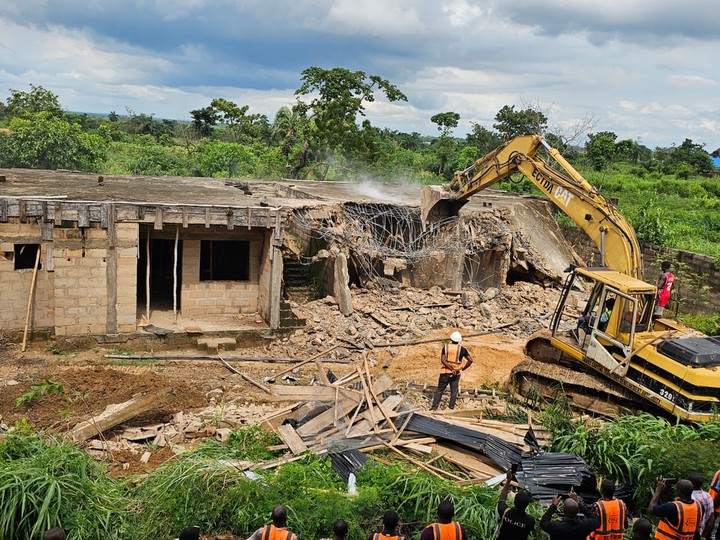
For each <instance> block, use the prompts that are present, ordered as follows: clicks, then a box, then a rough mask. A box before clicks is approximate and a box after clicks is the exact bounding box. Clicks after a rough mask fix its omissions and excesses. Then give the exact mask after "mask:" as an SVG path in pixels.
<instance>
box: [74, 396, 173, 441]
mask: <svg viewBox="0 0 720 540" xmlns="http://www.w3.org/2000/svg"><path fill="white" fill-rule="evenodd" d="M172 391H173V389H172V388H171V387H166V388H162V389H160V390H157V391H155V392H152V393H150V394H146V395H137V396H135V397H133V398H132V399H130V400H128V401H125V402H123V403H117V404H113V405H108V406H107V407H106V408H105V410H104V411H103V412H102V413H101V414H99V415H97V416H93V417H92V418H90V419H89V420H86V421H84V422H80V423H79V424H78V425H76V426H75V427H74V428H73V429H72V430H70V432H69V433H68V435H69V436H70V438H71V439H72V440H73V441H74V442H76V443H81V442H85V441H87V440H88V439H91V438H92V437H95V436H96V435H100V434H102V433H104V432H105V431H107V430H108V429H110V428H113V427H115V426H118V425H120V424H122V423H123V422H127V421H128V420H130V419H132V418H135V417H136V416H138V415H140V414H142V413H144V412H145V411H147V410H149V409H150V408H152V407H154V406H155V405H157V404H158V403H159V402H160V401H161V400H163V399H164V398H165V397H167V396H168V395H169V394H170V393H171V392H172Z"/></svg>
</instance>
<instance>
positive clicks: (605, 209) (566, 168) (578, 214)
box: [421, 136, 642, 279]
mask: <svg viewBox="0 0 720 540" xmlns="http://www.w3.org/2000/svg"><path fill="white" fill-rule="evenodd" d="M541 148H545V150H546V151H547V152H548V154H549V155H550V156H551V157H552V158H553V159H554V160H555V161H556V162H557V163H558V165H559V166H560V167H561V168H562V169H561V170H560V169H558V168H555V167H551V166H550V165H549V164H548V163H546V162H545V161H544V160H543V159H542V158H540V157H539V156H538V155H537V153H538V151H539V150H540V149H541ZM516 172H520V173H522V174H523V175H524V176H525V177H526V178H528V179H529V180H530V181H531V182H532V183H533V184H535V185H536V186H537V187H538V189H540V191H542V192H543V193H544V194H545V195H547V197H548V198H549V199H550V200H551V201H552V202H553V203H554V204H555V205H556V206H557V207H558V208H559V209H560V210H562V211H563V212H564V213H565V214H567V216H568V217H569V218H570V219H572V220H573V221H574V222H575V223H576V224H577V225H578V226H579V227H580V228H581V229H583V230H584V231H585V233H586V234H587V235H588V236H589V237H590V239H591V240H592V241H593V242H594V243H595V245H596V246H597V247H598V249H599V250H600V253H601V256H602V262H603V265H604V266H607V267H608V268H610V269H612V270H616V271H618V272H622V273H624V274H627V275H630V276H633V277H636V278H638V279H642V256H641V252H640V245H639V244H638V240H637V236H636V235H635V230H634V229H633V227H632V225H630V223H629V222H628V221H627V219H625V217H624V216H623V215H622V214H621V213H620V212H619V211H618V209H617V207H615V205H614V204H613V203H612V202H610V201H609V200H608V199H606V198H605V197H604V196H603V195H601V194H600V193H599V192H598V191H597V190H596V189H595V188H594V187H593V186H591V185H590V184H589V183H588V181H587V180H585V179H584V178H583V177H582V176H581V175H580V173H579V172H577V171H576V170H575V169H574V168H573V167H572V166H571V165H570V164H569V163H568V162H567V161H566V160H565V158H563V157H562V156H561V155H560V153H559V152H558V151H557V150H555V149H554V148H552V147H551V146H550V145H549V144H547V142H545V140H544V139H543V138H542V137H539V136H521V137H516V138H514V139H511V140H510V141H508V142H507V143H505V144H503V145H502V146H500V147H499V148H497V149H495V150H493V151H492V152H490V153H489V154H487V155H486V156H484V157H482V158H480V159H478V160H477V161H476V162H475V163H474V164H473V165H471V166H470V167H468V168H467V169H465V170H463V171H458V172H456V173H455V176H454V178H453V180H452V182H451V183H450V184H449V186H448V188H449V189H446V190H445V191H442V190H438V189H437V187H436V186H427V187H426V188H425V189H424V190H423V193H422V201H421V212H422V219H423V223H426V222H428V221H433V220H436V219H437V218H438V217H440V216H443V215H446V216H447V215H454V214H457V212H458V211H459V210H460V208H461V207H462V206H463V205H464V204H465V203H467V202H468V201H469V199H470V197H471V196H472V195H474V194H476V193H478V192H479V191H481V190H483V189H485V188H487V187H489V186H491V185H493V184H495V183H497V182H500V181H502V180H504V179H506V178H508V177H509V176H510V175H512V174H513V173H516Z"/></svg>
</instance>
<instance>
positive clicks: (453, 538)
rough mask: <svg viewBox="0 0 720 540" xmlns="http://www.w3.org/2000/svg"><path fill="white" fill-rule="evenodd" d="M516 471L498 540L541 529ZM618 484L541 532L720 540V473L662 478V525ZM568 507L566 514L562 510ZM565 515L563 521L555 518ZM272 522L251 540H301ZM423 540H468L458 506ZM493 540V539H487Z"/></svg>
mask: <svg viewBox="0 0 720 540" xmlns="http://www.w3.org/2000/svg"><path fill="white" fill-rule="evenodd" d="M512 480H513V472H512V470H508V471H507V479H506V480H505V484H504V486H503V488H502V491H501V492H500V498H499V500H498V505H497V511H498V529H497V536H496V539H497V540H527V538H528V537H529V536H530V534H531V533H532V531H533V530H534V529H535V518H533V517H532V516H531V515H530V514H529V513H528V512H527V508H528V506H529V505H530V503H531V502H532V498H531V497H530V495H529V494H528V493H527V492H526V491H522V490H521V491H519V492H517V493H516V494H515V497H514V500H513V504H512V506H511V505H509V504H508V502H507V501H508V497H509V495H510V491H511V489H512V486H513V485H515V484H514V482H513V481H512ZM673 484H674V486H675V491H676V493H675V495H676V497H675V498H674V499H673V500H672V501H670V502H666V503H663V504H659V502H660V498H661V496H662V494H663V492H664V491H665V490H666V489H669V488H670V486H671V485H673ZM615 488H616V486H615V482H614V481H613V480H611V479H609V478H606V479H604V480H603V481H602V482H601V484H600V495H601V497H600V499H598V500H597V501H595V502H593V503H592V504H585V503H584V502H583V501H582V500H581V499H580V498H579V497H578V496H577V494H576V493H575V492H574V491H573V490H572V489H571V490H570V492H569V493H565V494H558V495H556V496H555V497H554V498H553V500H552V503H551V504H550V506H549V507H548V509H547V511H546V512H545V513H544V514H543V516H542V517H541V518H540V524H539V525H540V528H541V529H542V530H543V531H545V532H546V533H547V534H548V535H549V536H550V540H623V537H624V535H625V533H626V532H629V533H630V535H631V538H632V540H649V539H651V538H655V539H656V540H720V535H718V533H717V531H718V525H720V516H718V514H719V513H720V470H719V471H717V472H716V473H715V475H714V476H713V479H712V481H711V482H710V485H709V489H708V491H705V490H703V478H702V476H701V475H700V474H698V473H694V474H690V475H689V476H688V478H683V479H679V480H678V479H674V478H661V479H659V480H658V481H657V484H656V486H655V493H654V494H653V497H652V499H651V500H650V503H649V505H648V508H647V514H648V515H653V516H656V517H657V518H658V519H659V521H658V523H657V526H655V527H653V523H652V522H651V521H650V520H649V519H647V518H644V517H640V518H637V519H632V518H631V516H630V513H629V512H628V508H627V506H626V504H625V502H624V501H623V500H622V499H619V498H617V497H615V491H616V489H615ZM559 508H562V511H561V512H558V509H559ZM556 513H558V514H559V515H558V516H557V518H556V517H555V514H556ZM270 517H271V523H270V524H268V525H264V526H262V527H260V528H259V529H257V530H256V531H255V532H254V533H253V534H252V535H251V536H250V537H249V538H248V540H297V536H296V535H295V534H294V533H293V532H292V531H291V530H290V529H288V527H287V510H286V508H285V506H283V505H278V506H276V507H275V509H274V510H273V512H272V514H271V516H270ZM399 526H400V518H399V516H398V515H397V513H396V512H395V511H393V510H388V511H387V512H385V514H384V515H383V523H382V528H381V530H379V531H377V532H373V533H372V534H370V536H369V538H368V540H405V538H404V537H403V536H401V535H400V534H399V533H398V529H399ZM347 533H348V524H347V523H346V522H345V521H344V520H342V519H338V520H337V521H335V523H334V526H333V535H332V537H328V538H323V539H321V540H345V536H346V535H347ZM65 539H66V533H65V531H64V530H63V529H62V528H61V527H55V528H53V529H50V530H49V531H47V532H46V533H45V535H44V537H43V540H65ZM178 540H200V528H199V527H197V526H193V527H187V528H185V529H183V531H182V532H181V533H180V536H179V539H178ZM420 540H468V536H467V532H466V531H465V528H464V527H463V526H462V524H460V523H458V522H457V521H456V520H455V507H454V506H453V503H452V502H451V501H450V500H444V501H442V502H441V503H440V505H439V506H438V509H437V521H436V522H434V523H430V524H429V525H427V526H426V527H425V528H424V529H423V531H422V533H421V534H420ZM482 540H490V539H482Z"/></svg>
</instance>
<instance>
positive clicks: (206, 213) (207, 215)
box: [205, 208, 210, 229]
mask: <svg viewBox="0 0 720 540" xmlns="http://www.w3.org/2000/svg"><path fill="white" fill-rule="evenodd" d="M205 228H206V229H209V228H210V209H209V208H206V209H205Z"/></svg>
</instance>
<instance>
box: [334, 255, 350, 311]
mask: <svg viewBox="0 0 720 540" xmlns="http://www.w3.org/2000/svg"><path fill="white" fill-rule="evenodd" d="M349 284H350V275H349V273H348V265H347V257H345V255H344V254H343V253H338V254H337V255H336V256H335V263H334V265H333V296H334V297H335V300H336V301H337V303H338V307H339V308H340V313H342V314H343V315H345V316H346V317H347V316H348V315H350V314H351V313H352V312H353V305H352V295H351V294H350V285H349Z"/></svg>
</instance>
